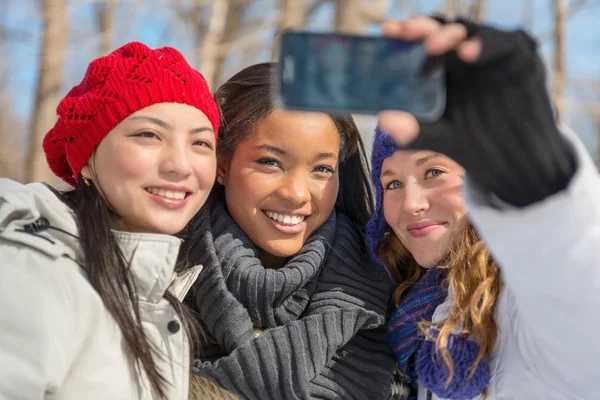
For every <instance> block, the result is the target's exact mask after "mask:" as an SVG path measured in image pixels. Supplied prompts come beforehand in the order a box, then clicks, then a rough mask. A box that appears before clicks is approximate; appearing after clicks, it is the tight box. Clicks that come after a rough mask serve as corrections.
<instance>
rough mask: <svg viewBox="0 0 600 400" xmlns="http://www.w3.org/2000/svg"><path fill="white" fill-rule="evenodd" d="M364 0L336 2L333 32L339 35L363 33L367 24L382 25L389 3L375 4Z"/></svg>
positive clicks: (378, 0)
mask: <svg viewBox="0 0 600 400" xmlns="http://www.w3.org/2000/svg"><path fill="white" fill-rule="evenodd" d="M371 3H372V2H366V1H364V0H337V3H336V12H335V30H336V32H341V33H354V34H362V33H365V32H366V30H367V27H368V25H369V24H374V23H382V22H383V21H384V19H385V17H386V14H387V11H388V8H389V1H388V0H377V1H376V2H375V4H371Z"/></svg>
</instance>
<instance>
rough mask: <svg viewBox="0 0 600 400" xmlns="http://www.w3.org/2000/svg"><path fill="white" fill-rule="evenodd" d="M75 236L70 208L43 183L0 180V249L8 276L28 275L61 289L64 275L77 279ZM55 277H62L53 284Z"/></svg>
mask: <svg viewBox="0 0 600 400" xmlns="http://www.w3.org/2000/svg"><path fill="white" fill-rule="evenodd" d="M77 234H78V232H77V223H76V221H75V219H74V216H73V214H72V212H71V211H70V209H69V207H68V206H67V205H66V204H65V203H64V202H63V201H62V200H61V199H59V198H58V197H57V194H55V192H54V191H53V190H51V189H50V188H48V187H47V186H46V185H45V184H42V183H34V184H27V185H24V184H20V183H17V182H14V181H10V180H8V179H0V248H1V249H2V250H1V252H2V258H3V267H5V268H4V271H7V269H6V268H10V269H11V271H10V276H11V277H13V276H15V277H16V276H17V275H18V274H30V275H31V277H32V279H34V280H35V281H37V282H38V283H40V284H41V283H44V282H42V281H43V280H47V282H45V283H47V284H49V285H53V284H54V285H61V284H62V285H63V287H64V285H66V284H67V283H68V282H69V280H68V279H66V280H65V275H73V276H74V277H77V279H80V278H81V277H82V272H83V271H82V269H81V268H80V264H81V260H83V257H82V255H81V250H80V246H79V240H78V238H77ZM55 276H62V278H61V279H59V280H58V281H57V282H55V281H54V279H55ZM77 279H76V280H77ZM61 282H62V283H61Z"/></svg>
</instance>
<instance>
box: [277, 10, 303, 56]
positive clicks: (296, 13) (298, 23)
mask: <svg viewBox="0 0 600 400" xmlns="http://www.w3.org/2000/svg"><path fill="white" fill-rule="evenodd" d="M306 12H307V10H306V1H305V0H281V3H280V8H279V23H278V26H277V32H276V33H275V37H274V39H273V51H272V54H273V59H274V60H275V59H277V56H278V55H279V54H278V52H279V35H280V34H281V32H283V31H284V30H286V29H293V28H301V27H303V26H304V23H305V18H306Z"/></svg>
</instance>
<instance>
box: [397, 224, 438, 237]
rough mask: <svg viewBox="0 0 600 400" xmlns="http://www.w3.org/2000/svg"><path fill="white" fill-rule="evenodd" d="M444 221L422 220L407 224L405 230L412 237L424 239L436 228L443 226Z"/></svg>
mask: <svg viewBox="0 0 600 400" xmlns="http://www.w3.org/2000/svg"><path fill="white" fill-rule="evenodd" d="M445 224H446V223H445V222H444V221H434V220H423V221H418V222H413V223H412V224H408V225H407V226H406V229H407V230H408V233H410V234H411V236H413V237H424V236H427V235H429V234H430V233H431V232H433V231H435V230H436V229H437V228H440V227H442V226H444V225H445Z"/></svg>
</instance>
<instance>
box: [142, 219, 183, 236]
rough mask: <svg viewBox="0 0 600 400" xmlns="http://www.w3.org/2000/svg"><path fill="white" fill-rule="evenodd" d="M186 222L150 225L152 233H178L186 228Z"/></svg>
mask: <svg viewBox="0 0 600 400" xmlns="http://www.w3.org/2000/svg"><path fill="white" fill-rule="evenodd" d="M185 226H186V224H174V223H172V222H169V223H166V224H155V225H152V226H149V227H148V228H149V232H150V233H161V234H163V235H176V234H178V233H179V232H181V231H182V230H183V229H184V228H185Z"/></svg>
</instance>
